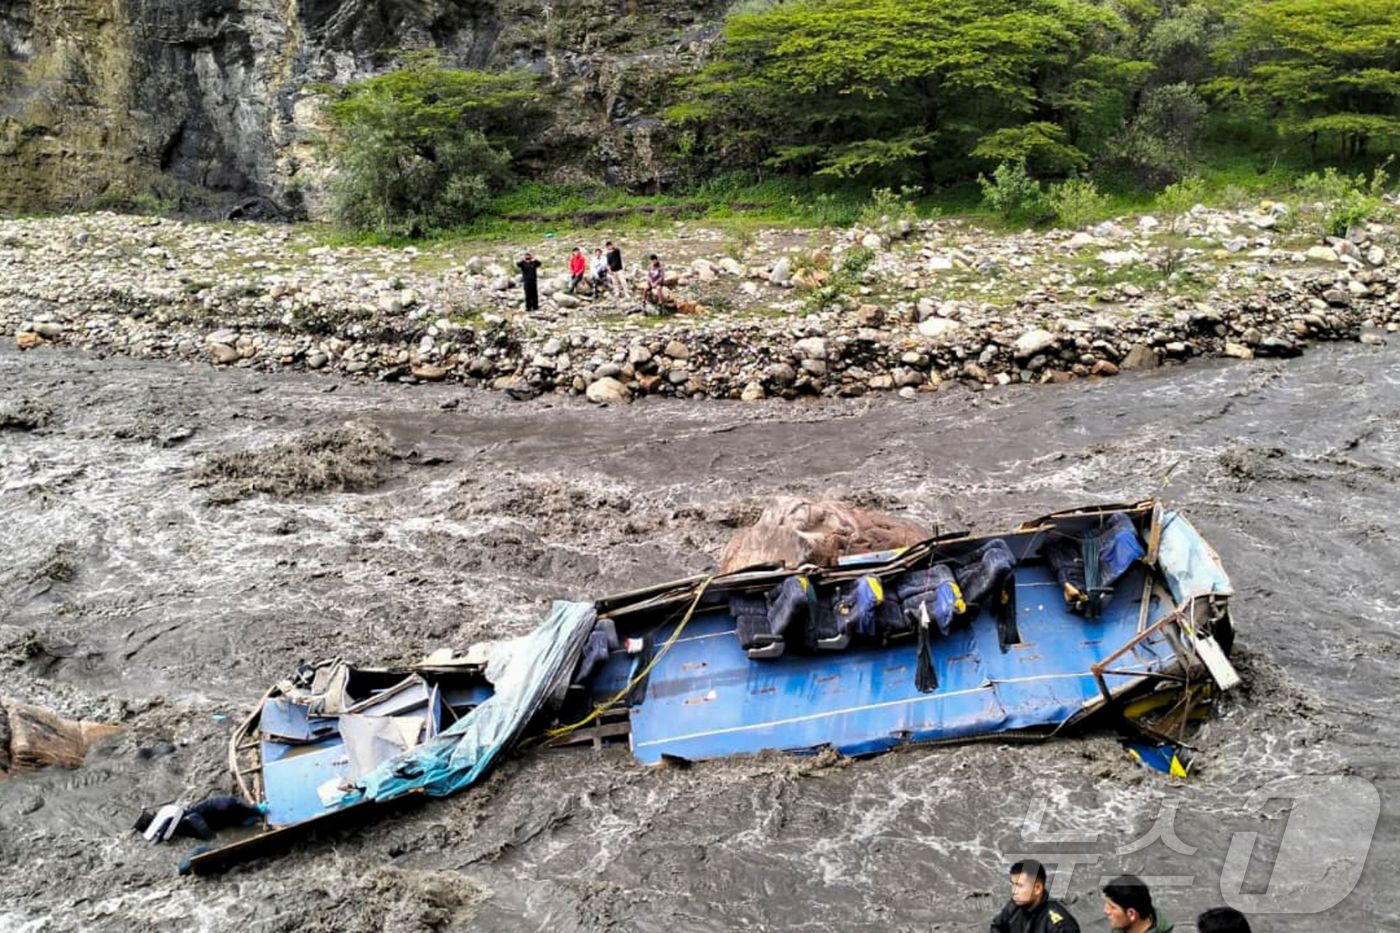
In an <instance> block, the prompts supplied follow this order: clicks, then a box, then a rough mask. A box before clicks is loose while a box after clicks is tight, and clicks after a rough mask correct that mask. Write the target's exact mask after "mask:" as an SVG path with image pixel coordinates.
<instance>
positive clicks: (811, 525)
mask: <svg viewBox="0 0 1400 933" xmlns="http://www.w3.org/2000/svg"><path fill="white" fill-rule="evenodd" d="M928 537H930V533H929V531H928V530H926V529H924V528H921V527H919V526H918V525H914V524H911V523H909V522H905V521H901V520H900V519H897V518H893V517H891V516H889V515H881V514H880V513H878V512H869V511H866V510H865V509H858V508H856V507H855V506H853V505H849V504H847V503H845V502H841V501H838V500H835V499H801V498H797V497H795V496H782V497H779V498H777V499H775V500H774V501H773V502H772V504H770V505H769V506H768V507H767V508H766V509H764V510H763V514H761V515H760V516H759V517H758V521H757V522H756V523H755V524H754V525H753V526H752V527H749V528H745V529H743V530H742V531H740V532H739V533H738V534H736V535H734V537H733V538H731V539H730V540H729V543H728V544H726V545H725V546H724V553H723V554H722V555H721V556H720V561H719V570H720V573H730V572H732V571H735V570H742V569H744V568H745V567H753V566H757V565H759V564H780V565H781V566H783V567H786V568H789V569H796V568H797V567H801V566H802V565H803V564H816V565H817V566H820V567H830V566H834V565H835V564H836V561H837V560H838V559H839V558H841V557H843V556H845V555H847V554H861V553H865V552H869V551H884V550H888V549H890V548H898V547H907V546H908V545H911V544H915V543H917V542H919V541H922V540H924V539H925V538H928Z"/></svg>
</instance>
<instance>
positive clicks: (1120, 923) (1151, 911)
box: [1103, 875, 1175, 933]
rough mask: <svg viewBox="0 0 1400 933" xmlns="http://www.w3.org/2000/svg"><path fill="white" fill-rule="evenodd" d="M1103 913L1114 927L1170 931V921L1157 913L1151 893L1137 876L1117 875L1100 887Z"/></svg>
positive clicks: (1144, 932)
mask: <svg viewBox="0 0 1400 933" xmlns="http://www.w3.org/2000/svg"><path fill="white" fill-rule="evenodd" d="M1103 898H1104V900H1103V915H1104V916H1105V917H1107V918H1108V925H1109V927H1111V928H1112V929H1114V930H1123V931H1126V933H1172V929H1173V928H1174V927H1175V924H1173V923H1172V922H1171V921H1170V920H1167V919H1165V918H1163V917H1160V916H1158V914H1157V908H1155V907H1153V906H1152V892H1150V891H1148V890H1147V883H1146V882H1144V881H1143V880H1142V879H1141V878H1139V877H1138V876H1137V875H1119V876H1118V877H1117V878H1114V879H1113V880H1112V881H1110V882H1109V883H1108V884H1106V885H1104V887H1103Z"/></svg>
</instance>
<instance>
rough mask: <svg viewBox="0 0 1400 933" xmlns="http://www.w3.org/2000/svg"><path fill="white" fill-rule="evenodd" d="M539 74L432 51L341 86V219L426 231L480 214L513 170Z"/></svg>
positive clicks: (335, 108) (336, 117)
mask: <svg viewBox="0 0 1400 933" xmlns="http://www.w3.org/2000/svg"><path fill="white" fill-rule="evenodd" d="M538 102H539V101H538V95H537V92H536V90H535V87H534V80H533V79H532V78H531V77H530V76H528V75H525V74H521V73H507V74H484V73H481V72H475V71H461V70H457V69H453V68H446V67H443V66H442V64H441V61H440V59H439V58H438V57H437V56H436V55H433V54H417V55H412V56H410V57H409V58H408V59H407V61H406V62H405V64H404V66H403V67H401V68H399V69H397V70H395V71H391V72H388V73H386V74H382V75H378V76H376V77H373V78H369V79H366V80H364V81H358V82H354V83H352V84H348V85H346V86H345V87H344V88H341V89H340V90H339V91H338V92H337V94H336V99H335V100H334V101H333V102H332V103H331V104H330V105H329V107H328V108H327V110H326V114H327V117H328V119H329V122H330V125H331V133H330V137H329V139H328V143H329V151H330V155H331V158H332V161H333V164H334V165H335V168H336V174H335V176H334V178H333V180H332V183H331V190H332V195H333V199H334V210H335V215H336V218H337V220H338V221H339V222H341V223H343V224H345V225H346V226H349V227H352V228H355V229H357V230H367V231H374V232H377V233H381V234H386V235H399V236H421V235H424V234H427V233H430V232H433V231H435V230H441V229H445V228H450V227H453V226H457V225H460V224H462V223H465V222H466V221H468V220H470V219H471V218H473V217H475V216H476V215H477V214H478V213H480V211H481V210H482V209H483V208H484V207H485V206H486V204H487V203H488V202H489V200H490V198H491V196H492V195H493V193H494V192H495V191H496V190H498V189H499V188H500V187H501V186H502V185H503V184H504V183H505V182H506V181H507V180H508V179H509V177H510V159H511V156H510V146H511V144H512V143H513V142H514V140H515V136H514V135H513V134H514V133H516V132H518V131H519V130H520V128H521V126H522V122H523V121H522V119H521V118H522V117H524V116H528V115H530V114H532V113H533V112H534V111H535V108H536V106H537V104H538Z"/></svg>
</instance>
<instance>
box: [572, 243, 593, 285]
mask: <svg viewBox="0 0 1400 933" xmlns="http://www.w3.org/2000/svg"><path fill="white" fill-rule="evenodd" d="M587 271H588V260H587V259H585V258H583V250H581V249H579V248H578V247H577V246H575V247H574V251H573V252H572V253H570V254H569V294H570V295H572V294H573V293H574V289H576V288H578V283H580V282H582V281H583V277H584V275H585V274H587Z"/></svg>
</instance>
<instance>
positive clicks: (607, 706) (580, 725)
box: [544, 577, 714, 739]
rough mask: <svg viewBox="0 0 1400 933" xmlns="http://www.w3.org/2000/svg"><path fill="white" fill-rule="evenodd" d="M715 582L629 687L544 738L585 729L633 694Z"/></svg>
mask: <svg viewBox="0 0 1400 933" xmlns="http://www.w3.org/2000/svg"><path fill="white" fill-rule="evenodd" d="M713 580H714V577H706V578H705V579H704V581H703V582H702V583H701V584H700V587H699V589H697V590H696V591H695V598H694V599H693V600H691V602H690V608H689V609H687V610H686V611H685V616H684V617H683V618H682V619H681V622H680V624H679V625H677V626H676V630H675V631H674V632H672V633H671V637H670V638H668V639H666V643H665V644H664V645H662V646H661V648H660V650H658V651H657V652H656V653H655V654H653V655H652V658H651V660H650V661H649V662H647V666H646V667H644V668H642V669H641V670H640V671H639V672H638V673H637V676H635V677H633V678H632V679H631V681H629V682H628V684H627V686H625V687H623V688H622V690H620V691H619V692H618V694H617V696H615V697H613V698H612V699H611V700H609V701H608V702H606V703H602V704H599V705H598V706H595V707H594V708H593V712H591V713H589V714H588V715H587V716H585V717H583V718H582V719H580V720H579V721H578V722H575V723H570V724H569V725H567V726H558V727H557V728H554V729H547V730H546V731H545V733H544V737H545V738H546V739H557V738H559V737H560V736H561V735H568V734H569V733H570V732H573V731H574V730H575V729H581V728H583V727H584V726H586V725H588V724H589V723H590V722H592V721H593V720H595V719H597V718H598V717H599V716H601V715H603V713H604V712H606V711H607V710H609V709H611V708H612V707H613V706H615V705H617V703H619V702H620V701H621V700H622V698H623V697H625V696H627V694H629V693H631V692H632V689H633V688H634V687H636V686H637V684H639V683H641V682H642V680H644V679H645V678H646V676H647V675H648V674H650V673H651V669H652V668H654V667H656V664H657V662H658V661H660V660H661V659H662V658H663V657H665V656H666V652H667V651H669V650H670V649H671V645H673V644H674V643H675V641H676V639H677V638H679V637H680V634H681V632H683V631H684V630H685V627H686V625H687V624H688V623H689V622H690V620H691V617H693V616H694V615H695V609H696V607H697V606H699V605H700V598H701V597H702V596H704V595H705V590H706V589H707V588H708V587H709V585H710V583H711V581H713Z"/></svg>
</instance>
